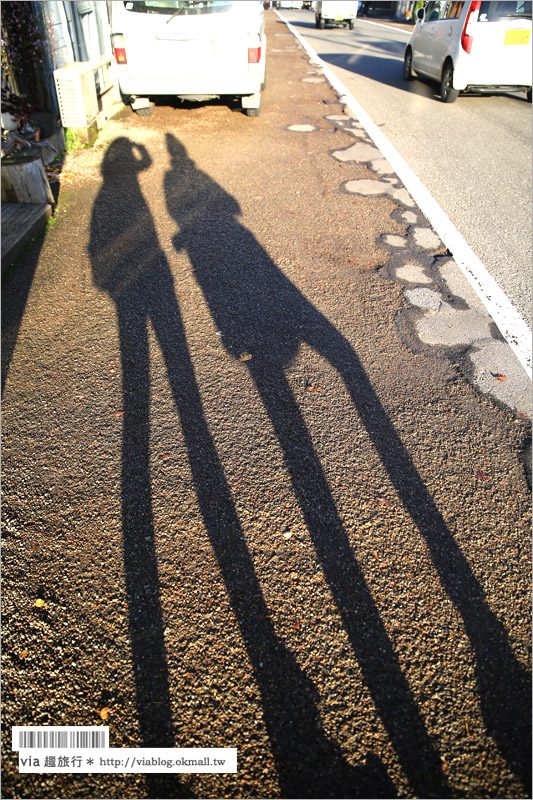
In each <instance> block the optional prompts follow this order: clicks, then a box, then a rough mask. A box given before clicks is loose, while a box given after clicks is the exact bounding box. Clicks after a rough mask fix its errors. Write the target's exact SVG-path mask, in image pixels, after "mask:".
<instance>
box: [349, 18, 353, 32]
mask: <svg viewBox="0 0 533 800" xmlns="http://www.w3.org/2000/svg"><path fill="white" fill-rule="evenodd" d="M348 27H349V29H350V30H351V31H353V19H350V20H348Z"/></svg>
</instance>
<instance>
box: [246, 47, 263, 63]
mask: <svg viewBox="0 0 533 800" xmlns="http://www.w3.org/2000/svg"><path fill="white" fill-rule="evenodd" d="M260 61H261V48H260V47H249V48H248V63H249V64H259V62H260Z"/></svg>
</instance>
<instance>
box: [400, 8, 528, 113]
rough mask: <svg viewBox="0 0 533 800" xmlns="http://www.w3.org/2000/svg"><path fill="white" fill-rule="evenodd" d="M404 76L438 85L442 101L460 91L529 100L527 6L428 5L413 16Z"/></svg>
mask: <svg viewBox="0 0 533 800" xmlns="http://www.w3.org/2000/svg"><path fill="white" fill-rule="evenodd" d="M417 16H418V19H417V23H416V27H415V29H414V31H413V33H412V34H411V36H410V37H409V41H408V42H407V45H406V47H405V54H404V78H405V80H408V81H409V80H412V79H413V78H414V77H415V76H414V74H413V73H416V74H417V75H423V76H425V77H427V78H432V79H433V80H436V81H438V82H439V83H440V96H441V100H442V101H443V102H444V103H452V102H453V101H454V100H456V98H457V96H458V94H459V92H460V91H464V90H475V91H491V90H495V89H499V90H504V91H525V92H527V97H528V100H529V101H531V78H532V58H531V57H532V51H531V46H532V42H531V2H525V0H504V2H479V1H478V2H464V3H462V2H442V0H440V1H439V2H430V3H426V5H425V7H424V8H423V9H419V10H418V12H417Z"/></svg>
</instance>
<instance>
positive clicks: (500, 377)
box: [490, 372, 507, 381]
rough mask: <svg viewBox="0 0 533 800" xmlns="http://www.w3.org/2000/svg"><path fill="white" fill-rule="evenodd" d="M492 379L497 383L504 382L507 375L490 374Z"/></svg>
mask: <svg viewBox="0 0 533 800" xmlns="http://www.w3.org/2000/svg"><path fill="white" fill-rule="evenodd" d="M490 374H491V375H492V377H493V378H496V380H497V381H505V380H507V375H500V373H499V372H491V373H490Z"/></svg>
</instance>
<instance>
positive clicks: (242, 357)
mask: <svg viewBox="0 0 533 800" xmlns="http://www.w3.org/2000/svg"><path fill="white" fill-rule="evenodd" d="M251 357H252V356H251V355H250V353H241V355H240V356H239V361H249V360H250V359H251Z"/></svg>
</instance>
